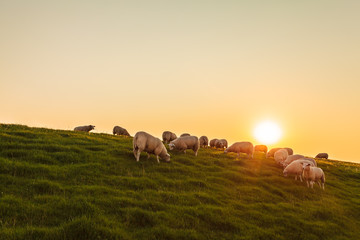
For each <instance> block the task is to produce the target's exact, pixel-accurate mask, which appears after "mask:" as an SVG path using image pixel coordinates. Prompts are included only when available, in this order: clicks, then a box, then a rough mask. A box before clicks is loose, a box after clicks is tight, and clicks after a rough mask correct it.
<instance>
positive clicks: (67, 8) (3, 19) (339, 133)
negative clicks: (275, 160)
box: [0, 0, 360, 163]
mask: <svg viewBox="0 0 360 240" xmlns="http://www.w3.org/2000/svg"><path fill="white" fill-rule="evenodd" d="M359 7H360V2H358V1H341V2H338V1H326V2H325V3H324V2H311V1H306V2H281V3H270V2H267V1H262V2H260V4H259V3H255V2H237V1H230V0H228V1H223V2H203V1H197V2H192V1H174V2H168V1H161V0H158V1H154V2H151V3H150V2H148V1H137V2H136V3H135V2H132V1H121V2H107V3H104V2H97V1H90V2H87V3H86V4H84V3H81V2H80V1H65V2H48V1H40V0H39V1H32V2H28V1H21V0H20V1H3V2H0V27H1V29H2V38H1V39H0V51H1V52H2V54H1V56H0V64H1V66H2V71H1V72H0V109H1V114H0V123H6V124H11V123H12V124H23V125H28V126H30V127H45V128H53V129H62V130H72V129H73V128H74V127H76V126H80V125H88V124H92V125H95V126H96V128H95V130H96V131H95V132H104V133H111V131H112V128H113V127H114V126H115V125H119V126H121V127H124V128H126V129H127V130H128V131H129V133H130V134H131V135H132V136H133V135H134V134H135V133H136V132H137V131H140V130H143V131H146V132H148V133H150V134H153V135H154V136H156V137H160V138H161V133H162V132H163V131H165V130H169V131H172V132H175V133H176V134H177V135H180V134H181V133H183V132H189V133H191V134H193V135H196V136H198V137H200V136H201V135H206V136H208V138H209V139H211V138H226V139H227V140H228V141H229V143H233V142H237V141H250V142H252V143H253V144H254V145H257V144H259V142H258V141H257V140H256V139H255V136H254V134H253V131H254V129H255V128H256V126H257V125H258V124H259V123H261V122H264V121H272V122H275V123H276V124H278V125H279V127H280V128H281V131H282V137H281V139H280V140H279V141H278V142H277V143H274V144H269V145H267V146H268V147H269V148H271V147H275V146H281V147H291V148H293V149H294V153H299V154H303V155H308V156H312V157H314V156H315V155H316V154H317V153H319V152H327V153H328V154H329V159H335V160H341V161H349V162H357V163H360V158H359V157H358V153H357V149H358V146H357V145H358V144H357V143H358V136H359V135H360V127H359V126H358V123H359V122H360V108H359V107H358V103H359V102H360V81H359V79H360V68H359V67H358V63H359V60H360V59H359V56H360V47H359V43H360V31H359V30H360V15H359V14H358V11H357V10H358V9H359Z"/></svg>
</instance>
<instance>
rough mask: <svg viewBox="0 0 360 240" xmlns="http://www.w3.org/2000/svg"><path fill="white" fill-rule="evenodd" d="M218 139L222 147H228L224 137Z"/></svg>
mask: <svg viewBox="0 0 360 240" xmlns="http://www.w3.org/2000/svg"><path fill="white" fill-rule="evenodd" d="M219 141H220V142H221V143H222V145H223V147H224V148H227V147H228V142H227V141H226V139H220V140H219Z"/></svg>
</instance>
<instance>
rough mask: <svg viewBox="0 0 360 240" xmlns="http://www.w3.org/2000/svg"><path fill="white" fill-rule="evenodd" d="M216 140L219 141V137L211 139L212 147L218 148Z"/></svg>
mask: <svg viewBox="0 0 360 240" xmlns="http://www.w3.org/2000/svg"><path fill="white" fill-rule="evenodd" d="M216 141H219V139H217V138H214V139H211V141H210V147H211V148H216Z"/></svg>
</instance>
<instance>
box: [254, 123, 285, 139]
mask: <svg viewBox="0 0 360 240" xmlns="http://www.w3.org/2000/svg"><path fill="white" fill-rule="evenodd" d="M254 136H255V138H256V140H258V141H259V142H260V143H262V144H274V143H277V142H278V141H279V140H280V138H281V136H282V131H281V129H280V127H279V126H278V125H277V124H276V123H274V122H271V121H265V122H261V123H259V124H258V125H257V126H256V128H255V130H254Z"/></svg>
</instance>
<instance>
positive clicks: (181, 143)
mask: <svg viewBox="0 0 360 240" xmlns="http://www.w3.org/2000/svg"><path fill="white" fill-rule="evenodd" d="M169 148H170V150H174V149H176V150H179V151H184V153H185V154H186V149H192V150H193V151H194V152H195V156H197V153H198V151H199V148H200V143H199V139H198V138H197V137H195V136H185V137H179V138H177V139H175V140H173V141H171V142H170V143H169Z"/></svg>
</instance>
